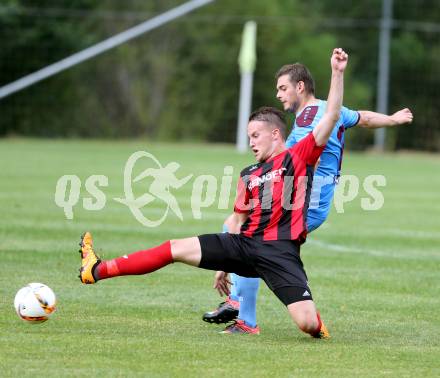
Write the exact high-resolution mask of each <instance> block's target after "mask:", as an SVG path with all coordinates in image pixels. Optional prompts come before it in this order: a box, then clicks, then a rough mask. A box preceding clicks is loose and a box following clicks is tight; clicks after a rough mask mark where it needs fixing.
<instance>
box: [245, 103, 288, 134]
mask: <svg viewBox="0 0 440 378" xmlns="http://www.w3.org/2000/svg"><path fill="white" fill-rule="evenodd" d="M251 121H260V122H266V123H268V124H270V125H273V126H274V128H276V129H279V130H280V132H281V136H282V137H283V139H285V138H286V122H285V121H284V113H283V112H282V111H280V110H278V109H276V108H272V107H270V106H263V107H261V108H259V109H257V110H255V111H254V112H253V113H252V114H251V115H250V116H249V122H251Z"/></svg>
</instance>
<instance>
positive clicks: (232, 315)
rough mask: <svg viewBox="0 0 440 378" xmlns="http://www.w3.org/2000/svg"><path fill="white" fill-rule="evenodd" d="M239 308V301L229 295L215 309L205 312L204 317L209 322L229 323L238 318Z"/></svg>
mask: <svg viewBox="0 0 440 378" xmlns="http://www.w3.org/2000/svg"><path fill="white" fill-rule="evenodd" d="M239 308H240V304H239V302H238V301H233V300H232V299H230V298H229V297H228V298H227V299H226V301H225V302H222V303H220V304H219V305H218V307H217V308H216V309H215V310H214V311H209V312H205V313H204V314H203V318H202V319H203V321H205V322H208V323H215V324H221V323H229V322H231V321H233V320H235V319H236V318H237V316H238V310H239Z"/></svg>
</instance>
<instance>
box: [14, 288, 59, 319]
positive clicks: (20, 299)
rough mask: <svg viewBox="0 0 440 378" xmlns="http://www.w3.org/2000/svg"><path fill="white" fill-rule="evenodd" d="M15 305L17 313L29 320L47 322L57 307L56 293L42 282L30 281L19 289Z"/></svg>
mask: <svg viewBox="0 0 440 378" xmlns="http://www.w3.org/2000/svg"><path fill="white" fill-rule="evenodd" d="M14 307H15V311H16V312H17V315H18V316H19V317H20V318H21V319H23V320H25V321H27V322H30V323H42V322H45V321H46V320H48V319H49V317H50V315H51V314H53V312H54V311H55V309H56V297H55V293H54V292H53V291H52V289H51V288H50V287H49V286H46V285H44V284H42V283H36V282H33V283H30V284H28V285H27V286H25V287H23V288H21V289H20V290H18V292H17V294H16V295H15V299H14Z"/></svg>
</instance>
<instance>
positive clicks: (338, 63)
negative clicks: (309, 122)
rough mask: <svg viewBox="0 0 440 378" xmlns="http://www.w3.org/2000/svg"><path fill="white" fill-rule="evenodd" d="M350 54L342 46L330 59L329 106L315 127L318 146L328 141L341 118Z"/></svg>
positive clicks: (314, 131) (314, 132) (314, 134)
mask: <svg viewBox="0 0 440 378" xmlns="http://www.w3.org/2000/svg"><path fill="white" fill-rule="evenodd" d="M347 62H348V54H347V53H346V52H345V51H344V50H342V49H341V48H337V49H334V50H333V54H332V57H331V60H330V63H331V68H332V79H331V82H330V91H329V93H328V99H327V108H326V110H325V113H324V115H323V116H322V118H321V120H320V121H319V123H318V125H317V126H316V127H315V128H314V129H313V136H314V137H315V142H316V145H317V146H323V145H325V144H326V143H327V141H328V139H329V137H330V134H331V133H332V131H333V128H334V127H335V124H336V122H337V121H338V119H339V113H340V111H341V106H342V98H343V94H344V70H345V68H346V67H347Z"/></svg>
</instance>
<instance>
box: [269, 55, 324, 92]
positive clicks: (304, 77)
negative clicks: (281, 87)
mask: <svg viewBox="0 0 440 378" xmlns="http://www.w3.org/2000/svg"><path fill="white" fill-rule="evenodd" d="M284 75H289V80H290V82H291V83H292V84H295V83H298V82H300V81H302V82H303V83H304V88H305V89H306V92H307V93H308V94H312V95H314V94H315V82H314V80H313V76H312V74H311V73H310V71H309V70H308V68H307V67H306V66H305V65H304V64H301V63H294V64H286V65H284V66H282V67H281V68H280V69H279V70H278V72H277V74H276V75H275V78H276V79H277V80H278V79H279V78H280V77H281V76H284Z"/></svg>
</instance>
